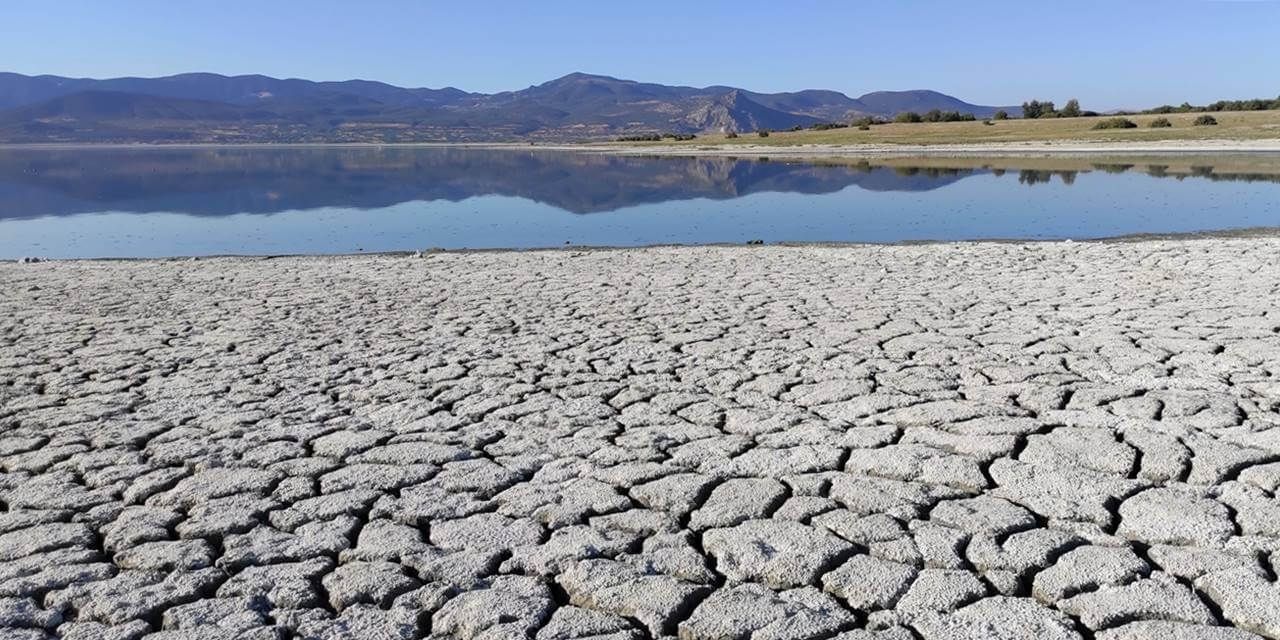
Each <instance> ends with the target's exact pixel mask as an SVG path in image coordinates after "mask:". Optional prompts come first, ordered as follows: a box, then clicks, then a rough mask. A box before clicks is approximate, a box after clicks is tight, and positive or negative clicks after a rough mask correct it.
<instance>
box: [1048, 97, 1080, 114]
mask: <svg viewBox="0 0 1280 640" xmlns="http://www.w3.org/2000/svg"><path fill="white" fill-rule="evenodd" d="M1050 111H1052V109H1050ZM1061 113H1062V117H1064V118H1079V117H1080V101H1079V100H1076V99H1075V98H1072V99H1070V100H1068V101H1067V106H1065V107H1063V108H1062V112H1061Z"/></svg>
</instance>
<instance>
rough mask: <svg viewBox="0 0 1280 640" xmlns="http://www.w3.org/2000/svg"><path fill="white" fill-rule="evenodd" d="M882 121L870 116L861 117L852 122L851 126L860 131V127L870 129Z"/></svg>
mask: <svg viewBox="0 0 1280 640" xmlns="http://www.w3.org/2000/svg"><path fill="white" fill-rule="evenodd" d="M881 122H882V121H881V120H877V119H875V118H872V117H871V116H863V117H861V118H858V119H857V120H854V121H853V126H855V127H858V128H859V129H861V128H862V127H864V126H865V127H870V126H871V125H873V124H880V123H881Z"/></svg>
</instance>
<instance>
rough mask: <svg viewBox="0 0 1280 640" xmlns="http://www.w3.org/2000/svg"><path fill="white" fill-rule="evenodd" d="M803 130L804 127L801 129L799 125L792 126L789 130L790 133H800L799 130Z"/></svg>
mask: <svg viewBox="0 0 1280 640" xmlns="http://www.w3.org/2000/svg"><path fill="white" fill-rule="evenodd" d="M803 128H804V127H801V126H800V125H796V126H794V127H791V130H792V131H800V130H802V129H803Z"/></svg>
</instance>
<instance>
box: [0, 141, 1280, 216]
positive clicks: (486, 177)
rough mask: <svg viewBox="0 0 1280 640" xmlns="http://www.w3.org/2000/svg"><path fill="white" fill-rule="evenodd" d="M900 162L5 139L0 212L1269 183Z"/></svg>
mask: <svg viewBox="0 0 1280 640" xmlns="http://www.w3.org/2000/svg"><path fill="white" fill-rule="evenodd" d="M910 162H911V161H910V160H902V159H899V160H894V161H844V162H836V161H800V160H785V161H784V160H779V159H772V160H770V159H768V158H754V157H753V158H732V157H705V158H674V157H663V158H655V157H637V156H612V155H603V154H595V153H566V152H557V151H539V150H535V149H530V150H507V149H501V150H498V149H475V148H456V147H454V148H422V147H418V148H406V147H389V148H377V147H355V148H333V147H317V148H278V149H263V148H232V147H224V148H159V149H143V150H134V149H110V148H99V149H83V148H81V149H63V150H44V149H21V148H11V149H5V150H0V218H6V219H22V218H34V217H45V216H66V215H73V214H80V213H93V212H100V211H115V212H129V213H157V212H165V213H181V214H188V215H199V216H225V215H232V214H240V213H276V212H280V211H292V210H310V209H318V208H325V207H338V208H348V209H380V208H385V207H389V206H392V205H396V204H399V203H404V202H412V201H436V200H443V201H449V202H460V201H463V200H466V199H468V198H472V197H476V196H485V195H498V196H512V197H519V198H524V199H527V200H531V201H534V202H538V203H542V204H546V205H550V206H553V207H556V208H558V209H561V210H564V211H569V212H572V213H583V214H585V213H598V212H606V211H616V210H619V209H625V208H627V207H632V206H636V205H642V204H653V203H661V202H668V201H674V200H690V199H696V198H704V199H711V200H727V199H733V198H739V197H743V196H747V195H750V194H755V193H765V192H775V193H798V194H827V193H835V192H838V191H842V190H844V189H847V188H850V187H857V188H859V189H863V190H867V191H875V192H890V191H897V192H925V191H931V190H934V189H940V188H943V187H946V186H948V185H951V184H954V183H956V182H958V181H961V180H964V179H967V178H970V177H973V176H976V175H987V174H990V175H995V176H1003V175H1005V174H1008V173H1013V174H1016V175H1017V180H1018V182H1019V183H1021V184H1024V185H1037V184H1044V183H1047V182H1050V181H1055V180H1056V181H1058V182H1060V183H1062V184H1066V185H1071V184H1074V183H1075V181H1076V180H1077V179H1079V177H1080V176H1081V175H1083V174H1088V173H1091V172H1101V173H1123V172H1139V173H1145V174H1146V175H1149V176H1154V177H1170V178H1176V179H1179V180H1181V179H1186V178H1204V179H1209V180H1214V181H1222V180H1242V181H1268V182H1277V181H1280V178H1278V177H1277V175H1278V174H1280V172H1278V173H1257V172H1226V173H1223V172H1217V171H1215V170H1214V167H1212V166H1206V165H1194V166H1190V167H1181V168H1177V169H1176V170H1171V168H1170V165H1168V164H1150V163H1148V164H1123V163H1116V164H1108V163H1096V162H1095V163H1080V162H1072V163H1070V164H1071V166H1070V168H1052V167H1050V168H1044V167H1042V166H1037V167H1033V168H1018V167H1017V165H1016V162H1017V161H1016V160H1012V159H1005V161H1004V162H1003V163H1001V164H1000V165H998V166H997V165H993V164H984V163H982V162H974V161H964V162H963V163H962V161H960V160H954V161H952V162H955V163H956V164H957V165H958V166H945V164H944V165H939V162H946V161H938V160H931V161H930V162H931V164H930V165H929V166H916V165H912V164H910ZM1010 163H1013V164H1012V165H1011V164H1010ZM1044 163H1045V161H1044V160H1043V159H1037V160H1036V161H1035V164H1037V165H1043V164H1044Z"/></svg>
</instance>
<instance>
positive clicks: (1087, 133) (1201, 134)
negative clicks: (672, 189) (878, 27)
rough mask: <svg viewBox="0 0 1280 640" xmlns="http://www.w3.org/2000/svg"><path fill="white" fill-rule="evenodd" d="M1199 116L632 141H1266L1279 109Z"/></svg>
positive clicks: (1279, 128)
mask: <svg viewBox="0 0 1280 640" xmlns="http://www.w3.org/2000/svg"><path fill="white" fill-rule="evenodd" d="M1199 115H1202V114H1200V113H1175V114H1168V115H1135V116H1125V117H1127V118H1129V119H1130V120H1132V121H1134V122H1135V123H1136V124H1137V125H1138V128H1136V129H1105V130H1094V129H1093V126H1094V125H1095V124H1097V123H1098V122H1099V121H1100V120H1104V119H1107V118H1110V117H1112V116H1099V117H1091V118H1052V119H1043V120H1021V119H1018V120H993V121H991V122H992V124H990V125H987V124H983V123H982V122H981V121H976V122H937V123H928V122H923V123H891V124H883V125H875V126H873V127H871V128H870V129H869V130H867V131H860V130H858V129H857V128H856V127H849V128H847V129H829V130H826V131H808V130H805V131H778V132H773V133H772V134H771V135H770V136H769V137H767V138H761V137H759V136H757V135H755V134H751V133H748V134H742V135H740V136H739V137H737V138H726V137H725V136H724V135H719V134H711V135H701V136H698V138H696V139H694V140H690V141H685V142H672V141H670V140H664V141H663V142H652V143H645V142H636V143H629V144H634V145H637V146H664V147H665V146H673V145H676V146H688V147H691V148H696V147H698V146H706V145H708V144H715V145H767V146H792V145H857V144H919V145H935V144H966V143H999V142H1029V141H1040V140H1043V141H1045V142H1050V141H1088V142H1152V141H1160V140H1267V139H1280V111H1224V112H1217V113H1213V114H1211V115H1213V117H1214V118H1216V119H1217V120H1218V125H1217V126H1200V127H1197V126H1193V125H1192V124H1191V123H1192V121H1193V120H1195V119H1196V117H1197V116H1199ZM1156 118H1168V119H1169V121H1170V122H1171V123H1172V124H1173V126H1172V127H1167V128H1158V129H1156V128H1151V127H1150V126H1149V125H1150V123H1151V121H1152V120H1155V119H1156Z"/></svg>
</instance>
